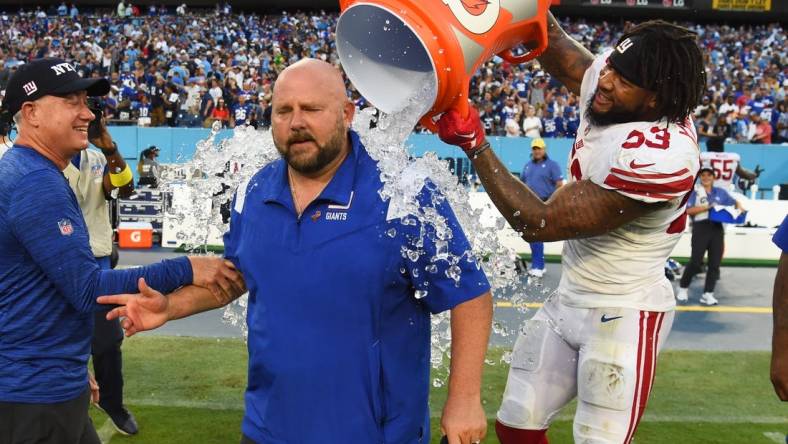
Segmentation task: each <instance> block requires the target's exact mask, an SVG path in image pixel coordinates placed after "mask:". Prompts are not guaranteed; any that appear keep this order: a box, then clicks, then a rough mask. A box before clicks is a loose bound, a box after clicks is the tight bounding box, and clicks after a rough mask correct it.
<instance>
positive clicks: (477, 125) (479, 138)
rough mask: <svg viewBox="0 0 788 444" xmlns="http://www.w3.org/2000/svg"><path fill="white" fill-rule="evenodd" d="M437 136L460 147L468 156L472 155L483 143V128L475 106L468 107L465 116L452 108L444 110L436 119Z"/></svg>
mask: <svg viewBox="0 0 788 444" xmlns="http://www.w3.org/2000/svg"><path fill="white" fill-rule="evenodd" d="M438 137H440V139H441V140H442V141H444V142H445V143H448V144H449V145H456V146H458V147H460V148H462V149H463V151H465V154H467V155H468V157H473V156H474V155H475V154H476V151H477V150H478V149H479V148H481V146H482V145H483V144H484V128H482V122H481V120H479V113H478V112H477V111H476V108H474V107H469V112H468V116H467V117H462V116H461V115H460V113H459V112H457V110H454V109H451V110H449V111H447V112H445V113H444V114H443V115H442V116H441V118H440V119H439V120H438Z"/></svg>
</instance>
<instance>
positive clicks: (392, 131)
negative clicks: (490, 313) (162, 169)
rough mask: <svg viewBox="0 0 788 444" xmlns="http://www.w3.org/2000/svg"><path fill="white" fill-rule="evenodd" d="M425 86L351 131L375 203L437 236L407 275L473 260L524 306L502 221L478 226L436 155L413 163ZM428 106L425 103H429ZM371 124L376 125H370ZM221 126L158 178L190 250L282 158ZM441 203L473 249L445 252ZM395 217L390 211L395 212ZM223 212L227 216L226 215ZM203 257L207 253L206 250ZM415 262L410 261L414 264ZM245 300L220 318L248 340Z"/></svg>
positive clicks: (441, 336) (362, 114)
mask: <svg viewBox="0 0 788 444" xmlns="http://www.w3.org/2000/svg"><path fill="white" fill-rule="evenodd" d="M424 84H425V88H424V89H423V90H422V91H421V92H420V93H419V94H417V95H416V96H415V97H413V98H411V99H410V101H409V105H408V106H407V107H406V108H405V109H403V110H402V111H401V112H398V113H396V114H393V115H381V116H380V118H376V117H375V110H374V109H372V108H367V109H363V110H360V111H359V112H358V113H356V118H355V120H354V122H353V128H354V129H355V130H356V131H357V132H358V133H359V135H360V137H361V140H362V142H363V144H364V146H365V147H366V149H367V151H368V152H369V154H370V156H371V157H372V158H373V159H375V160H377V161H378V169H379V172H380V178H381V181H382V183H383V187H382V188H381V189H380V190H379V195H380V198H381V199H383V200H388V201H389V205H390V207H392V208H393V210H392V211H390V214H398V215H399V217H402V223H403V224H413V225H416V224H419V225H421V226H422V227H427V226H429V227H432V228H433V229H434V233H435V239H433V240H431V241H433V242H435V246H436V252H435V257H433V258H430V260H429V261H427V262H428V263H430V265H428V266H426V267H425V268H424V269H423V270H419V269H416V268H415V267H411V268H410V269H409V270H405V269H403V270H401V271H402V272H403V273H404V272H410V273H412V274H416V273H426V274H434V273H437V272H438V268H437V267H436V266H435V265H434V264H432V262H434V261H447V262H448V263H449V266H448V267H447V276H448V277H449V278H451V279H453V280H455V281H456V282H459V281H461V279H462V278H463V277H462V274H461V268H460V266H459V265H460V263H461V262H460V261H463V260H473V261H475V262H477V263H481V264H482V266H483V268H484V270H485V272H486V274H487V276H488V278H489V279H490V283H491V284H492V287H493V289H494V290H496V294H498V295H500V294H502V293H503V294H511V295H513V296H511V297H512V299H513V300H512V302H513V303H515V304H517V305H518V306H520V307H524V306H525V305H524V303H523V304H522V305H519V304H520V303H522V302H524V299H523V296H524V292H523V291H522V290H523V289H522V288H521V284H520V279H519V277H518V275H517V271H516V269H515V259H516V255H515V252H514V251H513V250H512V249H510V248H508V247H505V246H504V245H503V244H502V243H501V242H500V240H499V238H498V231H499V228H502V227H504V226H505V224H506V222H505V221H504V220H503V218H502V217H500V216H497V218H496V220H495V221H494V223H492V224H489V223H485V224H482V223H481V222H480V219H481V212H482V211H481V210H480V209H473V208H472V207H471V205H470V203H469V194H468V191H467V190H466V189H465V188H464V187H463V186H461V185H460V184H459V183H458V178H457V176H456V175H454V174H453V173H452V172H451V171H450V170H449V167H448V163H447V162H446V161H443V160H440V159H439V158H438V157H437V156H436V155H435V154H434V153H427V154H426V155H425V156H423V157H421V158H417V159H411V158H410V155H409V152H408V150H407V148H406V145H405V141H406V139H407V137H408V136H409V135H410V133H411V131H412V130H413V127H414V126H415V124H416V122H417V121H418V119H419V118H420V116H421V115H422V114H423V113H424V109H425V108H424V107H425V97H426V98H429V97H432V96H434V91H432V90H431V89H430V88H434V87H435V85H434V82H430V81H426V82H425V83H424ZM428 103H429V102H428ZM372 122H374V123H375V125H374V128H370V127H371V125H370V123H372ZM219 130H220V128H218V127H214V128H212V131H211V134H210V136H209V137H208V138H207V139H206V140H203V141H201V142H199V143H198V144H197V147H196V151H195V154H194V157H193V158H192V160H190V161H189V162H186V163H184V164H183V165H182V166H181V167H179V168H178V169H175V170H170V171H167V172H166V173H165V174H163V175H162V180H161V183H162V188H163V189H164V190H167V191H171V192H172V193H173V198H172V205H171V206H170V208H169V211H168V214H166V215H165V217H167V218H172V220H173V222H174V223H173V224H172V225H173V226H174V227H176V230H177V234H176V237H177V239H178V240H179V241H181V242H182V243H183V244H185V246H186V247H187V249H191V250H194V249H199V248H204V246H205V245H206V244H210V243H212V240H215V239H216V240H218V239H219V236H220V235H221V234H222V233H224V232H225V231H227V229H228V228H229V227H228V224H227V223H226V222H225V221H224V220H223V217H222V208H223V207H224V208H225V209H228V208H229V201H230V199H232V196H233V195H234V193H235V190H236V189H237V188H238V187H239V186H241V185H242V184H243V186H250V187H253V186H256V184H248V185H247V184H246V183H247V182H248V181H249V179H250V178H251V177H252V176H253V175H254V174H255V173H256V172H257V171H258V170H260V168H262V167H263V166H265V165H266V164H268V163H269V162H272V161H274V160H277V159H279V157H280V156H279V153H278V152H277V150H276V147H275V146H274V144H273V139H272V137H271V133H270V132H269V131H262V130H259V131H258V130H255V129H253V128H251V127H238V128H236V129H235V130H234V132H233V135H232V137H231V138H229V139H225V140H222V141H221V142H217V135H218V132H219ZM427 178H429V180H430V182H431V183H432V184H434V186H435V187H436V188H437V189H438V190H439V191H440V193H437V194H434V196H435V199H436V200H435V201H434V202H432V205H430V204H429V203H428V205H426V206H424V207H422V206H421V205H420V204H419V202H418V200H417V195H418V194H419V192H420V191H421V189H422V187H423V186H424V184H425V180H426V179H427ZM442 199H446V200H447V201H448V202H449V204H450V205H451V207H452V209H453V210H454V213H455V215H456V217H457V219H458V221H459V223H460V225H461V226H462V228H463V230H464V232H465V235H466V236H467V238H468V241H469V243H470V245H471V249H470V251H466V252H462V254H460V255H455V254H452V253H451V252H450V251H449V249H448V240H450V239H451V238H452V237H453V236H454V233H452V232H451V230H450V229H449V227H448V226H447V224H446V221H445V219H444V218H443V217H442V216H441V215H440V214H438V212H437V211H435V205H437V204H439V203H441V200H442ZM392 212H393V213H392ZM225 214H226V211H225ZM383 234H384V235H387V236H390V237H395V236H396V235H397V232H396V229H389V230H388V231H387V232H386V233H383ZM423 241H424V239H415V240H414V241H413V243H412V244H411V245H406V246H405V247H404V248H403V251H402V254H403V257H407V258H409V259H411V260H413V258H415V259H418V256H419V255H420V254H421V253H422V252H423V250H422V249H421V248H420V246H419V244H420V242H423ZM205 253H206V254H207V251H205ZM413 262H414V263H415V260H414V261H413ZM414 296H415V297H417V298H423V297H426V296H428V291H427V290H419V292H418V293H416V294H415V295H414ZM247 305H248V301H247V295H244V296H242V297H240V298H239V299H237V300H236V301H234V302H232V303H231V304H229V305H227V306H226V307H225V308H224V309H223V319H224V321H225V322H227V323H229V324H230V325H233V326H236V327H238V328H239V329H240V330H241V331H242V333H243V336H244V338H246V335H247V326H246V309H247ZM431 322H432V337H431V347H432V358H431V363H432V366H433V367H435V368H438V367H441V366H442V365H443V362H444V357H446V356H448V352H449V345H450V339H451V331H450V324H449V315H448V313H442V314H439V315H435V316H433V317H432V321H431ZM495 334H498V335H500V336H508V335H509V332H508V331H507V330H506V328H505V327H504V326H502V325H498V326H497V327H496V329H495Z"/></svg>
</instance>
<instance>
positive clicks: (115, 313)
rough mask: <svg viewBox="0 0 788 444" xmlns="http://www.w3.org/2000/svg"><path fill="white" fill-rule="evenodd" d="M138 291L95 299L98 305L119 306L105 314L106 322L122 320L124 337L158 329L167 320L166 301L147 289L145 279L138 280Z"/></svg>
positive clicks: (158, 294)
mask: <svg viewBox="0 0 788 444" xmlns="http://www.w3.org/2000/svg"><path fill="white" fill-rule="evenodd" d="M139 290H140V292H139V293H137V294H128V293H127V294H116V295H112V296H101V297H99V298H98V299H97V301H98V303H99V304H114V305H120V307H116V308H113V309H112V310H110V312H109V313H107V320H112V319H117V318H123V320H122V321H121V322H120V325H121V327H123V329H124V330H125V331H126V336H132V335H134V334H135V333H138V332H141V331H146V330H153V329H154V328H158V327H160V326H162V325H163V324H164V323H165V322H167V319H168V314H167V306H168V299H167V298H166V297H164V295H162V294H161V293H159V292H158V291H156V290H154V289H152V288H150V287H148V284H146V283H145V278H140V279H139Z"/></svg>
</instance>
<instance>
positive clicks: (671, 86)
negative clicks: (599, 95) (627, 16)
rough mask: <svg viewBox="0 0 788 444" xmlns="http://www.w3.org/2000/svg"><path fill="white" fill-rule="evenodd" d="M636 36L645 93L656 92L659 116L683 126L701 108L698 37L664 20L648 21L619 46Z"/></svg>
mask: <svg viewBox="0 0 788 444" xmlns="http://www.w3.org/2000/svg"><path fill="white" fill-rule="evenodd" d="M631 36H638V37H640V38H641V39H642V41H643V48H642V51H641V52H640V57H641V58H642V60H641V62H640V63H639V68H638V69H639V71H640V78H641V79H644V80H645V85H643V86H644V87H645V88H646V89H648V90H650V91H654V92H656V93H657V94H656V102H657V107H656V111H658V113H659V115H660V116H664V117H665V118H667V120H668V122H679V123H680V122H683V121H684V120H685V119H686V118H687V117H688V116H689V115H690V114H691V113H692V112H693V111H694V110H695V108H696V107H697V106H698V104H700V101H701V98H702V97H703V94H704V92H705V89H706V68H705V66H704V64H703V54H702V53H701V49H700V47H698V44H697V41H696V40H697V36H698V35H697V33H695V32H694V31H691V30H689V29H687V28H684V27H682V26H678V25H674V24H672V23H668V22H665V21H663V20H650V21H647V22H644V23H641V24H639V25H637V26H634V27H632V28H631V29H629V30H627V32H626V33H625V34H624V35H622V36H621V38H620V39H619V40H618V43H621V42H623V41H624V40H626V39H627V38H628V37H631Z"/></svg>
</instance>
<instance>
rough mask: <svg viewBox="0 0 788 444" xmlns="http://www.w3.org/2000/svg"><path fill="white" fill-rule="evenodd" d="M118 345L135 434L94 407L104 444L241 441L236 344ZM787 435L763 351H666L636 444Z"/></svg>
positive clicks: (493, 385)
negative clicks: (137, 426) (114, 426)
mask: <svg viewBox="0 0 788 444" xmlns="http://www.w3.org/2000/svg"><path fill="white" fill-rule="evenodd" d="M123 350H124V371H125V380H126V388H125V394H126V404H127V405H128V407H129V409H130V410H131V411H132V412H133V413H134V414H135V416H136V417H137V420H138V422H139V424H140V433H139V435H137V436H135V437H125V436H121V435H119V434H115V433H113V432H114V430H113V429H112V427H111V425H110V424H109V423H108V422H107V417H106V416H105V415H104V414H103V413H101V412H99V411H98V410H97V409H91V414H92V416H93V418H94V422H95V424H96V428H97V429H98V430H99V434H100V435H101V436H102V439H104V443H105V444H106V443H112V444H119V443H129V444H131V443H134V444H170V443H172V444H186V443H189V444H194V443H197V444H210V443H217V444H226V443H237V442H239V437H240V422H241V416H242V413H243V412H242V410H243V389H244V387H245V385H246V351H245V346H244V344H243V343H242V342H241V341H240V340H234V339H205V338H200V339H198V338H183V337H161V336H144V335H142V336H140V337H134V338H131V339H127V340H126V342H125V344H124V346H123ZM501 353H502V351H501V350H493V351H491V352H490V354H489V358H490V359H492V360H494V361H495V362H500V356H501ZM507 369H508V366H507V365H505V364H498V365H492V366H490V365H487V366H485V379H484V384H483V394H482V395H483V402H484V406H485V409H486V410H487V414H488V418H489V420H490V428H489V430H488V436H487V440H485V441H484V442H486V443H495V442H497V440H496V439H495V438H494V432H493V429H492V425H493V421H494V415H495V410H496V408H497V407H498V402H499V401H500V397H501V393H502V391H503V387H504V384H505V381H506V372H507ZM438 376H440V375H438ZM445 396H446V391H445V387H441V388H433V390H432V394H431V399H432V406H433V410H432V415H433V424H432V426H433V433H432V438H433V439H432V442H434V443H437V442H438V436H437V435H438V425H439V424H438V422H439V420H440V407H441V406H442V404H443V399H445ZM572 411H573V410H572V409H571V408H570V409H569V410H567V411H565V412H563V413H562V414H561V416H560V417H559V420H558V421H557V422H556V423H555V424H554V426H553V427H552V428H551V431H550V438H551V441H550V442H551V444H564V443H566V444H569V443H572V424H571V417H572ZM304 425H305V427H308V421H305V424H304ZM787 431H788V406H785V405H783V404H781V403H780V402H779V401H778V400H777V397H776V396H775V395H774V393H773V392H772V388H771V384H770V382H769V355H768V353H765V352H695V351H693V352H685V351H666V352H664V353H663V354H662V356H661V357H660V360H659V363H658V372H657V379H656V382H655V384H654V392H653V395H652V398H651V402H650V404H649V409H648V410H647V412H646V415H645V417H644V418H643V422H642V423H641V426H640V428H639V430H638V433H637V434H636V436H635V441H634V442H636V443H637V444H658V443H660V444H663V443H671V444H672V443H676V444H678V443H681V444H684V443H687V444H695V443H699V444H706V443H708V444H712V443H720V444H734V443H735V444H759V443H764V444H769V443H775V442H780V440H779V438H780V437H781V436H784V435H785V433H786V432H787ZM783 439H784V438H783ZM782 442H785V441H782ZM362 444H363V443H362Z"/></svg>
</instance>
